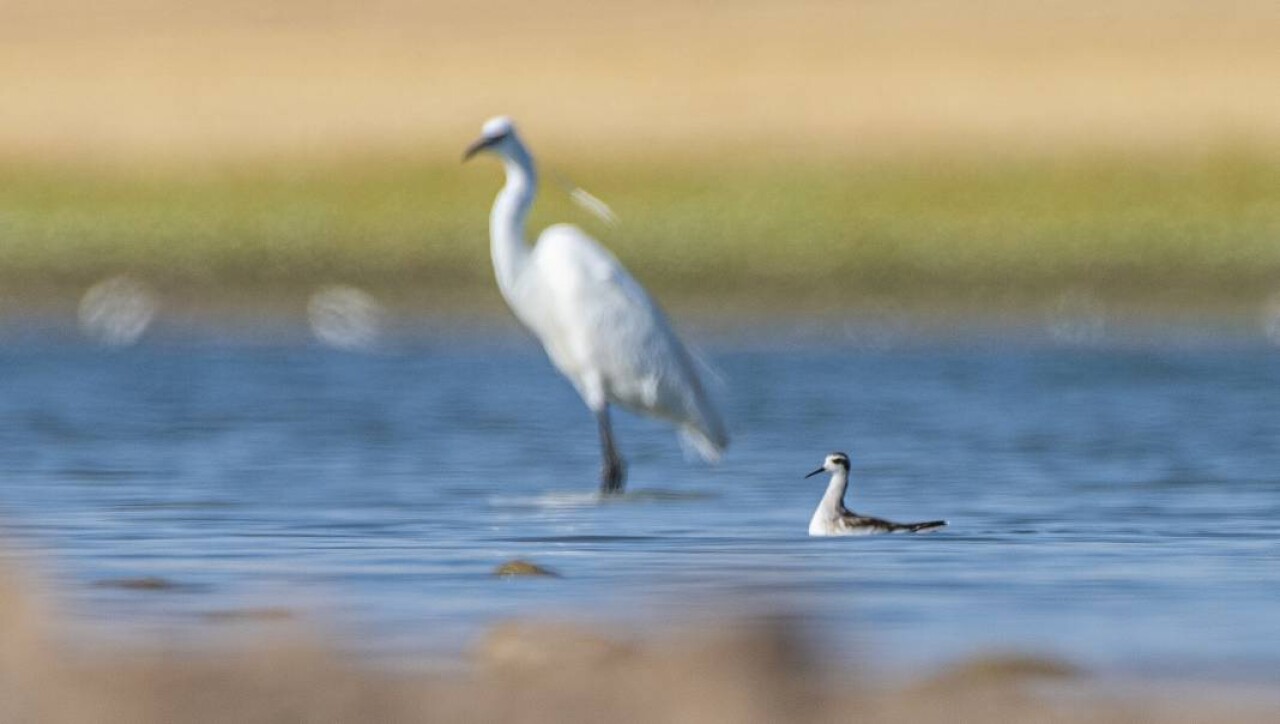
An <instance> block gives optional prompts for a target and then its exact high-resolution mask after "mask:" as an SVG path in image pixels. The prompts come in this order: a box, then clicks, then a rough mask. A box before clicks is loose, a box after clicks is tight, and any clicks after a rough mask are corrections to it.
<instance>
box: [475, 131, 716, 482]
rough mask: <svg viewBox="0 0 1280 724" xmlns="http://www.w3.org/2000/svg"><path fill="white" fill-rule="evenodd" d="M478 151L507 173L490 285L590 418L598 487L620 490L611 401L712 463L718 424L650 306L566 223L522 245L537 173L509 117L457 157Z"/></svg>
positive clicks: (496, 218) (640, 290)
mask: <svg viewBox="0 0 1280 724" xmlns="http://www.w3.org/2000/svg"><path fill="white" fill-rule="evenodd" d="M482 152H485V153H492V154H494V155H496V156H498V158H500V159H501V160H502V163H503V166H504V167H505V168H506V176H507V179H506V184H505V185H504V186H503V187H502V190H501V191H500V192H499V193H498V197H497V199H495V200H494V202H493V211H492V213H491V214H490V216H489V237H490V252H491V253H492V256H493V270H494V273H495V275H496V277H497V280H498V289H499V290H500V291H501V292H502V296H503V298H504V299H506V301H507V304H508V306H510V307H511V311H512V312H514V313H515V315H516V317H517V318H518V319H519V320H520V321H521V322H522V323H523V324H524V325H525V326H526V327H528V328H529V330H530V331H531V332H533V334H534V335H535V336H536V337H537V338H538V339H539V341H541V342H542V346H543V348H544V349H545V350H546V352H547V356H548V357H550V358H551V362H552V363H553V364H554V365H555V366H556V368H557V369H559V370H560V372H561V374H563V375H564V376H565V377H566V378H568V379H569V381H570V382H571V383H572V384H573V386H574V388H575V389H577V391H578V394H579V395H580V396H581V397H582V400H583V402H585V403H586V405H587V407H588V408H590V409H591V412H592V413H593V414H594V415H595V417H596V421H597V423H598V425H599V432H600V443H601V447H602V448H603V453H604V468H603V470H602V473H601V482H600V487H601V491H602V492H605V493H616V492H621V491H622V489H623V485H624V483H625V478H626V468H625V464H624V462H623V459H622V456H621V454H619V452H618V448H617V445H616V443H615V441H614V437H613V426H612V423H611V422H610V419H609V406H610V405H611V404H616V405H620V406H622V407H624V408H627V409H630V410H632V411H635V412H639V413H643V414H646V415H649V416H652V417H657V418H660V419H664V420H667V421H669V422H671V423H673V424H675V425H677V426H678V427H679V428H680V432H681V434H682V435H683V436H684V437H685V439H686V440H688V441H689V442H690V443H692V445H693V447H694V448H695V449H696V450H697V451H698V452H699V454H701V455H702V457H703V458H704V459H706V460H708V461H714V460H716V459H717V458H719V456H720V454H721V453H722V452H723V451H724V449H725V447H726V446H727V445H728V443H729V438H728V435H727V434H726V433H725V428H724V423H723V422H722V421H721V418H720V414H719V413H718V411H717V410H716V408H715V406H714V405H713V404H712V402H711V400H710V398H709V397H708V395H707V393H706V391H705V388H704V387H703V385H702V381H701V380H700V379H699V376H698V370H697V366H696V365H695V363H694V360H693V358H692V356H690V354H689V352H688V351H687V350H686V349H685V346H684V344H683V343H682V342H681V341H680V338H679V337H678V336H677V335H676V333H675V331H674V330H673V329H672V327H671V325H670V323H669V322H668V321H667V318H666V315H665V314H664V313H663V312H662V310H661V309H660V308H659V307H658V305H657V303H656V302H654V300H653V299H652V298H651V297H650V296H649V294H648V292H646V291H645V289H644V287H642V286H640V283H639V282H637V281H636V280H635V278H634V277H632V276H631V274H629V273H628V272H627V270H626V269H625V268H624V267H623V266H622V264H621V263H620V262H619V261H618V260H617V259H616V258H614V256H613V255H612V254H610V253H609V252H608V251H607V250H606V249H605V248H604V247H602V246H601V245H600V244H599V243H598V242H596V240H595V239H592V238H591V237H590V236H588V235H587V234H586V233H585V232H583V231H582V230H581V229H579V228H577V227H576V226H572V225H569V224H557V225H555V226H551V227H549V228H547V229H546V230H545V231H543V232H542V234H541V235H540V236H539V237H538V243H537V244H536V245H535V246H533V247H532V248H531V247H530V246H529V245H528V244H527V243H526V242H525V235H524V232H525V218H526V217H527V216H528V213H529V208H530V206H532V205H533V199H534V196H535V195H536V194H537V191H538V173H537V169H536V167H535V165H534V162H533V156H532V155H530V153H529V150H528V148H527V147H526V146H525V145H524V142H523V141H521V139H520V136H519V134H518V133H517V132H516V127H515V124H513V123H512V122H511V120H510V119H509V118H505V117H499V118H493V119H491V120H489V121H488V122H486V123H485V124H484V129H483V132H482V135H481V137H480V138H479V139H478V140H477V141H476V142H475V143H473V144H472V145H471V146H470V147H469V148H468V149H467V151H466V154H465V155H464V156H463V160H464V161H465V160H467V159H469V158H471V157H472V156H475V155H476V154H478V153H482Z"/></svg>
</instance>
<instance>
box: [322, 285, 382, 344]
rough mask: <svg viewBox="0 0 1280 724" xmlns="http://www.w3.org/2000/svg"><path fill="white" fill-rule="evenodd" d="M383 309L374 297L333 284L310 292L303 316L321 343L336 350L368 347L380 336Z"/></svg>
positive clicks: (354, 289)
mask: <svg viewBox="0 0 1280 724" xmlns="http://www.w3.org/2000/svg"><path fill="white" fill-rule="evenodd" d="M384 316H385V311H384V310H383V308H382V305H381V304H379V303H378V300H377V299H374V298H373V295H371V294H369V293H368V292H365V291H362V290H360V289H356V288H355V287H350V286H342V285H335V286H331V287H325V288H324V289H321V290H320V291H318V292H316V293H315V294H312V295H311V301H310V302H308V303H307V319H308V321H309V322H310V324H311V332H312V334H314V335H315V336H316V339H317V340H319V341H320V342H321V343H322V344H325V345H328V346H330V347H336V348H338V349H346V350H359V349H369V348H371V347H373V346H374V345H376V344H377V343H378V339H379V337H381V336H382V327H383V317H384Z"/></svg>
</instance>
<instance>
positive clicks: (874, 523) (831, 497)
mask: <svg viewBox="0 0 1280 724" xmlns="http://www.w3.org/2000/svg"><path fill="white" fill-rule="evenodd" d="M824 470H825V471H827V472H829V473H831V482H830V483H828V484H827V492H826V493H825V494H824V495H823V496H822V502H821V503H819V504H818V509H817V510H815V511H814V512H813V518H811V519H810V520H809V535H823V536H825V535H873V534H875V533H919V532H921V531H926V530H933V529H935V528H941V527H943V526H945V525H946V524H947V521H945V520H931V521H928V522H927V523H893V522H890V521H887V520H882V519H880V518H872V517H870V516H866V515H858V514H857V513H855V512H853V511H851V510H849V509H848V508H846V507H844V493H845V490H846V489H847V488H848V487H849V456H848V455H845V454H844V453H842V452H835V453H831V454H830V455H828V456H827V459H826V460H823V461H822V467H820V468H818V469H817V470H814V471H813V472H811V473H809V474H808V475H806V476H805V477H806V478H812V477H813V476H815V475H817V474H818V473H820V472H822V471H824Z"/></svg>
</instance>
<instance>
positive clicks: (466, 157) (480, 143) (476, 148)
mask: <svg viewBox="0 0 1280 724" xmlns="http://www.w3.org/2000/svg"><path fill="white" fill-rule="evenodd" d="M498 140H499V139H497V138H488V137H484V138H479V139H476V142H475V143H473V144H471V145H470V146H467V150H466V151H465V152H464V153H463V154H462V162H463V163H466V162H467V161H470V160H471V157H472V156H474V155H476V154H477V153H480V152H481V151H483V150H485V149H486V148H488V147H490V146H492V145H493V144H494V143H496V142H497V141H498Z"/></svg>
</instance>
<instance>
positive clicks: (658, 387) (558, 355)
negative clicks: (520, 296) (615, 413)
mask: <svg viewBox="0 0 1280 724" xmlns="http://www.w3.org/2000/svg"><path fill="white" fill-rule="evenodd" d="M534 263H535V264H536V265H537V268H538V277H539V279H540V281H541V282H542V284H544V285H545V286H544V287H543V289H542V290H541V292H542V294H541V296H542V298H543V300H544V302H545V306H543V307H542V316H543V318H544V319H543V324H544V326H545V328H544V330H543V334H540V335H539V336H540V337H542V338H543V341H544V345H545V346H546V349H547V353H548V355H549V356H550V357H551V359H552V362H554V363H555V364H556V366H557V367H559V368H560V370H561V371H562V372H564V373H565V375H566V376H567V377H568V378H569V379H570V380H573V381H574V384H575V386H577V388H578V391H579V392H580V393H581V394H582V395H583V398H584V399H586V401H587V403H588V404H601V403H603V402H605V401H609V402H615V403H618V404H620V405H622V406H624V407H627V408H629V409H632V410H635V411H637V412H642V413H645V414H649V415H653V416H656V417H660V418H664V419H667V420H670V421H672V422H675V423H677V424H679V425H681V427H682V428H683V430H684V431H685V432H686V433H688V434H689V437H690V438H691V439H690V441H691V442H693V443H694V444H695V446H696V447H697V448H698V450H699V452H700V453H701V454H702V455H703V456H704V457H706V458H709V459H714V458H715V457H717V456H718V455H719V453H720V452H721V451H722V450H723V449H724V447H725V446H726V445H727V444H728V438H727V435H726V434H725V431H724V425H723V423H722V422H721V419H720V416H719V413H718V412H717V411H716V409H715V407H714V406H713V405H712V404H711V402H710V400H709V399H708V397H707V395H706V392H705V390H704V388H703V386H702V382H701V380H700V379H699V377H698V373H697V369H696V366H695V364H694V362H693V358H692V357H691V356H690V354H689V353H688V351H687V350H686V349H685V346H684V344H683V343H682V342H681V341H680V338H679V337H678V336H677V335H676V333H675V331H674V330H673V329H672V327H671V325H670V323H669V322H668V321H667V318H666V315H665V314H663V312H662V310H661V309H660V308H659V307H658V305H657V303H655V302H654V301H653V299H652V298H651V297H650V296H649V294H648V293H647V292H646V291H645V289H644V287H642V286H640V283H639V282H637V281H636V280H635V278H634V277H632V276H631V274H629V273H628V272H627V270H626V268H624V267H623V266H622V264H621V263H619V262H618V260H617V259H616V258H615V257H614V256H613V255H612V254H610V253H609V252H608V251H607V250H606V249H605V248H604V247H602V246H600V244H598V243H597V242H596V241H595V240H594V239H592V238H591V237H589V236H587V235H586V234H585V233H584V232H583V231H582V230H580V229H578V228H577V227H575V226H571V225H568V224H560V225H556V226H552V227H550V228H548V229H547V230H546V231H544V232H543V233H542V235H541V236H540V237H539V239H538V244H537V246H536V247H535V249H534Z"/></svg>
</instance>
